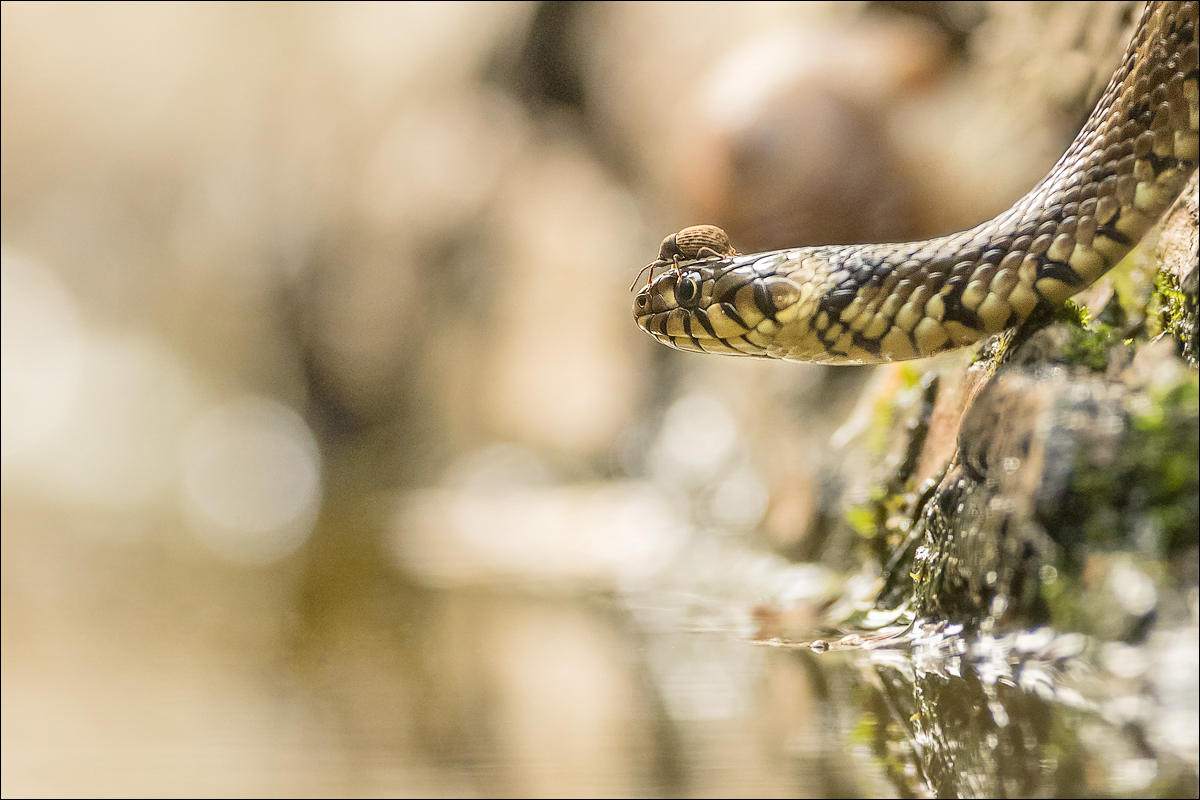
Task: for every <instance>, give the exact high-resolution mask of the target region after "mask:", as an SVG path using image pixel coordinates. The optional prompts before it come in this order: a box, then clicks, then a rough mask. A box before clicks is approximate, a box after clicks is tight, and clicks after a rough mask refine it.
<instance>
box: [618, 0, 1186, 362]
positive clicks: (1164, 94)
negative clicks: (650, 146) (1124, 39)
mask: <svg viewBox="0 0 1200 800" xmlns="http://www.w3.org/2000/svg"><path fill="white" fill-rule="evenodd" d="M1198 5H1200V4H1198V3H1196V2H1186V3H1178V2H1176V3H1160V2H1151V3H1148V4H1147V5H1146V7H1145V9H1144V10H1143V12H1142V14H1141V17H1140V18H1139V21H1138V25H1137V28H1136V31H1135V32H1134V35H1133V39H1132V41H1131V42H1130V45H1129V48H1128V49H1127V50H1126V52H1125V55H1124V57H1123V58H1122V61H1121V65H1120V66H1119V67H1118V68H1117V71H1116V73H1115V74H1114V75H1113V77H1112V80H1111V81H1110V82H1109V84H1108V88H1107V89H1106V90H1105V91H1104V94H1103V95H1102V96H1101V99H1100V101H1099V102H1098V103H1097V105H1096V108H1095V110H1093V111H1092V113H1091V116H1090V117H1089V118H1088V120H1087V122H1086V123H1085V125H1084V126H1083V129H1082V130H1081V131H1080V132H1079V135H1078V136H1077V137H1076V138H1075V141H1074V142H1073V143H1072V144H1071V146H1070V148H1069V149H1068V150H1067V152H1066V154H1065V155H1063V157H1062V158H1061V159H1059V161H1058V163H1057V164H1056V165H1055V166H1054V168H1053V169H1052V170H1051V171H1050V173H1049V174H1048V175H1047V176H1046V177H1045V178H1044V179H1042V181H1041V182H1040V183H1039V184H1038V185H1037V186H1035V187H1034V188H1033V189H1032V190H1031V191H1030V192H1029V193H1028V194H1026V195H1025V196H1024V197H1023V198H1021V199H1020V200H1018V201H1017V203H1016V204H1014V205H1013V206H1012V208H1010V209H1008V210H1007V211H1005V212H1003V213H1001V214H1000V215H998V216H997V217H995V218H994V219H991V220H988V221H987V222H984V223H982V224H980V225H978V226H976V227H974V228H972V229H970V230H967V231H963V232H961V233H955V234H951V235H949V236H942V237H938V238H934V239H928V240H925V241H919V242H908V243H899V244H859V245H827V246H817V247H798V248H792V249H788V250H776V251H772V252H766V253H753V254H747V255H740V256H739V255H736V254H735V253H734V252H733V251H732V249H731V248H730V249H728V250H727V251H725V252H723V253H720V254H718V255H715V256H713V255H711V254H709V253H708V251H705V252H704V253H703V254H701V253H695V254H689V253H685V254H684V255H708V257H707V258H704V259H702V260H691V261H688V262H684V263H680V262H679V261H678V259H676V260H675V261H674V263H673V264H671V265H670V267H669V268H667V269H664V270H663V271H662V272H661V273H660V274H659V275H657V276H656V277H655V276H653V275H652V278H651V280H650V282H649V283H648V284H647V285H646V286H645V287H644V288H643V289H641V290H640V291H639V292H638V294H637V296H636V298H635V300H634V308H633V311H634V317H635V318H636V319H637V324H638V325H639V326H640V327H641V328H642V329H643V330H644V331H646V332H647V333H648V334H650V335H651V336H653V337H654V338H655V339H657V340H658V341H660V342H662V343H663V344H667V345H670V346H672V347H675V348H678V349H680V350H689V351H694V352H702V353H722V354H728V355H742V356H752V357H760V358H782V359H789V360H793V361H818V362H824V363H828V364H875V363H881V362H887V361H899V360H904V359H911V358H922V357H924V356H930V355H934V354H936V353H940V352H944V351H946V350H950V349H953V348H956V347H963V346H966V345H970V344H972V343H974V342H977V341H979V340H981V339H983V338H985V337H987V336H990V335H992V334H995V333H999V332H1001V331H1003V330H1005V329H1007V328H1010V327H1012V326H1014V325H1017V324H1019V323H1020V322H1022V321H1023V320H1024V319H1025V318H1026V317H1028V316H1029V314H1030V313H1031V312H1032V311H1033V310H1034V309H1035V308H1036V307H1038V306H1039V305H1042V306H1054V305H1058V304H1061V303H1062V302H1064V301H1065V300H1066V299H1067V298H1068V297H1070V296H1071V295H1073V294H1075V293H1077V292H1079V291H1082V290H1083V289H1085V288H1086V287H1088V286H1089V285H1091V284H1092V283H1094V282H1095V281H1096V280H1097V279H1099V278H1100V276H1101V275H1103V274H1104V273H1105V272H1107V271H1108V270H1109V269H1111V268H1112V267H1113V266H1115V265H1116V264H1117V262H1118V261H1120V260H1121V259H1122V258H1123V257H1124V256H1125V254H1126V253H1128V252H1129V250H1130V249H1132V247H1133V246H1134V245H1135V244H1137V242H1138V241H1139V240H1140V239H1141V238H1142V237H1143V236H1144V235H1145V234H1146V232H1147V231H1149V230H1150V228H1151V227H1152V226H1153V225H1154V224H1155V223H1156V222H1157V221H1158V218H1159V217H1160V216H1161V215H1162V213H1163V212H1164V211H1165V210H1166V209H1167V207H1168V206H1170V205H1171V203H1173V202H1174V200H1175V198H1176V197H1178V195H1179V194H1180V192H1181V191H1183V189H1184V187H1185V186H1186V185H1187V183H1188V180H1189V179H1190V177H1191V175H1192V173H1193V172H1194V171H1195V170H1196V164H1197V151H1198V150H1200V123H1198V118H1200V91H1198V89H1197V77H1198V61H1200V58H1198V56H1200V45H1198V40H1197V37H1198V27H1200V26H1198V25H1197V7H1198ZM685 230H691V229H685ZM713 230H719V229H713ZM682 233H683V232H681V234H682ZM668 239H669V240H672V241H673V239H672V237H668ZM664 244H666V242H664ZM655 263H656V264H658V265H666V260H665V259H663V258H661V254H660V260H659V261H658V262H655ZM652 272H653V270H652Z"/></svg>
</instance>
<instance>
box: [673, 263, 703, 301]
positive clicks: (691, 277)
mask: <svg viewBox="0 0 1200 800" xmlns="http://www.w3.org/2000/svg"><path fill="white" fill-rule="evenodd" d="M675 300H676V301H677V302H678V303H679V305H680V306H682V307H683V308H695V306H696V303H698V302H700V276H698V275H697V274H696V273H694V272H685V273H684V274H683V275H681V276H680V277H679V280H678V281H676V283H675Z"/></svg>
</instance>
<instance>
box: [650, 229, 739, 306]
mask: <svg viewBox="0 0 1200 800" xmlns="http://www.w3.org/2000/svg"><path fill="white" fill-rule="evenodd" d="M737 254H738V252H737V250H734V249H733V245H731V244H730V243H729V235H728V234H726V233H725V231H723V230H721V229H720V228H718V227H717V226H716V225H692V226H691V227H688V228H684V229H683V230H681V231H679V232H678V233H672V234H671V235H670V236H668V237H667V238H665V239H663V240H662V245H660V246H659V248H658V258H656V259H655V260H653V261H651V262H650V263H649V264H647V265H646V266H644V267H642V269H641V271H639V272H638V274H637V277H636V278H634V279H633V284H631V285H630V287H629V289H630V291H633V287H634V286H637V282H638V281H639V280H640V279H641V277H642V273H643V272H645V271H646V270H650V279H651V280H653V278H654V268H655V267H666V266H672V265H673V266H674V267H675V271H676V272H679V264H680V262H683V261H699V260H701V259H707V258H728V257H729V256H736V255H737ZM647 285H649V283H647Z"/></svg>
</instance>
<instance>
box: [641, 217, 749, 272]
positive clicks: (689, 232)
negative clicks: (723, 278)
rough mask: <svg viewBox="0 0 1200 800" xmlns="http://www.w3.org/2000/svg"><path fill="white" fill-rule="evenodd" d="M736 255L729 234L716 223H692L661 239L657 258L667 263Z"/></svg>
mask: <svg viewBox="0 0 1200 800" xmlns="http://www.w3.org/2000/svg"><path fill="white" fill-rule="evenodd" d="M732 255H737V251H736V250H734V249H733V246H732V245H731V244H730V243H729V236H728V235H727V234H726V233H725V231H723V230H721V229H720V228H718V227H717V226H716V225H692V226H691V227H689V228H684V229H683V230H681V231H679V233H673V234H671V235H670V236H668V237H667V238H665V239H663V242H662V247H660V248H659V251H658V258H659V260H660V261H664V262H667V263H670V262H673V261H675V262H677V261H693V260H696V259H700V258H712V257H714V256H716V257H721V258H723V257H725V256H732Z"/></svg>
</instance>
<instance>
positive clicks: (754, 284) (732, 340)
mask: <svg viewBox="0 0 1200 800" xmlns="http://www.w3.org/2000/svg"><path fill="white" fill-rule="evenodd" d="M772 260H773V259H769V258H768V259H766V260H764V259H763V258H762V257H761V256H759V257H757V258H756V259H755V260H753V261H751V260H750V259H747V258H745V257H741V258H738V257H734V258H725V259H722V260H706V261H692V262H685V263H683V264H680V265H679V267H678V269H672V270H664V271H663V272H662V273H661V274H659V275H658V276H656V277H654V278H653V279H651V281H650V282H649V283H648V284H647V285H646V286H645V287H643V288H642V289H641V290H640V291H639V292H638V293H637V295H636V296H635V297H634V301H633V316H634V318H635V319H636V320H637V324H638V326H639V327H640V328H641V329H642V330H644V331H645V332H646V333H648V334H650V335H651V336H653V337H654V338H655V339H657V340H658V341H660V342H662V343H663V344H665V345H669V346H671V347H674V348H676V349H679V350H688V351H691V352H696V353H724V354H728V355H744V356H757V357H772V356H774V357H778V354H777V353H775V352H773V350H774V348H773V346H772V342H773V341H774V340H775V334H777V333H778V331H779V329H780V326H781V324H782V323H781V316H783V317H786V316H787V315H789V314H794V310H795V309H794V307H795V306H796V304H797V301H798V300H799V299H800V295H801V291H800V287H799V286H798V285H797V284H795V283H794V282H792V281H791V280H789V279H788V278H785V277H782V276H779V275H776V274H774V271H773V269H770V270H768V269H766V268H765V267H768V266H773V265H770V264H765V263H764V261H772Z"/></svg>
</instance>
